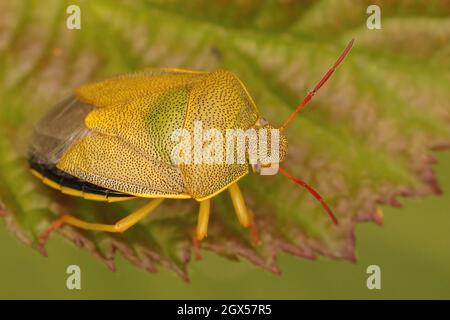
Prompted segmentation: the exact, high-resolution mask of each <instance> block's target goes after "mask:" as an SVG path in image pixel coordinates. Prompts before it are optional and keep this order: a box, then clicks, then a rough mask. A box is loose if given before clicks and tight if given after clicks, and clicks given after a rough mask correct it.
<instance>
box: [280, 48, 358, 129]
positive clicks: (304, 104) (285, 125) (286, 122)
mask: <svg viewBox="0 0 450 320" xmlns="http://www.w3.org/2000/svg"><path fill="white" fill-rule="evenodd" d="M354 40H355V39H352V40H350V42H349V43H348V44H347V46H346V47H345V49H344V51H342V53H341V55H340V56H339V58H338V59H337V60H336V62H335V63H334V64H333V66H332V67H331V68H330V69H329V70H328V71H327V73H325V75H324V76H323V78H322V80H320V81H319V83H318V84H317V85H316V86H315V87H314V89H313V90H312V91H311V92H310V93H308V95H307V96H306V97H305V99H303V101H302V103H300V104H299V106H298V107H297V108H296V109H295V111H294V112H292V113H291V115H290V116H289V117H288V118H287V119H286V121H285V122H284V123H283V125H282V126H281V127H280V130H281V131H283V130H284V129H286V127H287V126H288V125H289V123H291V121H292V120H294V118H295V116H296V115H297V113H299V112H300V110H302V109H303V108H304V107H305V106H306V105H307V104H308V102H309V101H310V100H311V99H312V98H313V97H314V95H315V94H316V93H317V91H319V89H320V88H321V87H322V86H323V85H324V84H325V82H327V80H328V79H329V78H330V77H331V75H332V74H333V72H334V71H335V70H336V68H337V66H338V65H339V64H340V63H341V62H342V60H344V58H345V56H346V55H347V53H348V52H349V51H350V49H351V48H352V46H353V42H354Z"/></svg>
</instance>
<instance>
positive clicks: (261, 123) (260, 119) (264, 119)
mask: <svg viewBox="0 0 450 320" xmlns="http://www.w3.org/2000/svg"><path fill="white" fill-rule="evenodd" d="M258 124H259V125H260V126H261V127H264V126H265V125H268V124H269V121H267V120H266V118H263V117H261V118H259V120H258Z"/></svg>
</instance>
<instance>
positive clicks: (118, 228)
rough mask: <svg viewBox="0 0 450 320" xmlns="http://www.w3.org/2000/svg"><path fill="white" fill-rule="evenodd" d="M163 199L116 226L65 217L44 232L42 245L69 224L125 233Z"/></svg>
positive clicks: (127, 217)
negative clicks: (50, 236) (55, 232)
mask: <svg viewBox="0 0 450 320" xmlns="http://www.w3.org/2000/svg"><path fill="white" fill-rule="evenodd" d="M163 200H164V199H163V198H158V199H152V200H151V201H150V202H149V203H147V204H146V205H144V206H142V207H140V208H139V209H137V210H136V211H134V212H132V213H130V214H129V215H128V216H126V217H125V218H123V219H121V220H119V221H118V222H116V223H115V224H101V223H91V222H86V221H83V220H80V219H78V218H75V217H74V216H71V215H63V216H61V218H59V219H58V220H56V221H55V222H54V223H52V224H51V225H50V226H49V227H48V228H47V229H45V230H44V232H42V233H41V235H40V236H39V241H40V243H45V242H46V241H47V239H48V237H49V235H50V234H51V233H52V232H54V231H56V230H57V229H59V228H61V227H62V226H63V225H65V224H68V225H72V226H75V227H78V228H80V229H85V230H95V231H106V232H118V233H120V232H124V231H126V230H128V229H129V228H130V227H132V226H133V225H135V224H136V223H138V222H139V221H141V220H142V219H143V218H145V217H146V216H148V215H149V214H150V213H151V212H152V211H153V210H154V209H155V208H156V207H158V206H159V205H160V204H161V202H162V201H163Z"/></svg>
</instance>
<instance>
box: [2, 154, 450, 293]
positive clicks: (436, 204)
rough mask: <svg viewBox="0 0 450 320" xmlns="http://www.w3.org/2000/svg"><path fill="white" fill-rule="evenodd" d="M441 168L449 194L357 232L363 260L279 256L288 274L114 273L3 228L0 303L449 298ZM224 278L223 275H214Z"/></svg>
mask: <svg viewBox="0 0 450 320" xmlns="http://www.w3.org/2000/svg"><path fill="white" fill-rule="evenodd" d="M438 159H439V163H440V164H439V165H438V166H437V167H436V171H437V173H438V175H439V176H440V177H441V181H442V187H443V190H444V193H445V195H444V196H440V197H430V198H428V199H407V200H404V201H402V203H403V204H404V208H402V209H390V208H387V209H385V225H384V226H383V227H379V226H377V225H375V224H372V223H363V224H359V225H358V226H357V232H356V239H357V240H356V242H357V245H356V248H357V256H358V258H359V259H358V262H357V263H356V264H352V263H349V262H345V261H344V262H343V261H339V262H337V261H332V260H329V259H325V258H322V259H320V260H319V261H315V262H314V261H313V262H311V261H306V260H301V259H298V258H294V257H290V256H288V255H286V254H282V255H281V256H280V258H279V260H280V261H279V262H280V266H281V269H282V270H283V274H282V275H281V276H276V275H273V274H271V273H269V272H267V271H264V270H261V269H259V268H256V267H255V266H253V265H251V264H249V263H248V262H240V263H233V262H229V261H227V260H225V259H224V258H220V257H218V256H216V255H214V254H205V257H204V260H203V261H199V262H197V261H193V262H192V263H191V265H190V266H189V272H190V275H191V282H190V283H185V282H183V281H182V280H181V279H180V278H178V277H177V276H176V275H175V274H174V273H173V272H170V271H165V270H161V271H160V272H159V273H156V274H149V273H147V272H145V271H142V270H139V269H137V268H135V267H133V266H131V265H130V264H129V263H128V262H126V261H124V259H123V258H122V257H118V259H117V260H118V263H117V271H116V272H115V273H112V272H110V271H109V270H108V269H107V268H106V267H105V266H104V265H103V264H101V263H100V262H97V261H95V260H93V259H92V257H90V256H89V255H88V254H87V253H86V252H85V251H82V250H78V249H76V248H75V247H74V246H73V245H72V244H69V243H68V242H67V241H66V240H63V239H62V237H60V236H55V237H53V238H52V239H51V241H50V243H49V246H48V251H49V258H43V257H41V256H40V255H39V254H37V253H36V252H35V251H33V250H30V249H29V248H28V247H25V246H24V245H22V244H20V243H18V242H17V240H15V239H13V237H12V236H11V235H10V234H8V233H7V232H6V230H5V228H4V226H1V227H0V252H1V253H2V257H1V263H0V279H1V280H0V298H2V299H10V298H36V299H45V298H64V299H72V298H78V299H82V298H84V299H103V298H104V299H108V298H111V299H196V298H199V299H215V298H218V299H224V298H228V299H233V298H236V299H282V298H287V299H315V298H317V299H346V298H352V299H355V298H367V299H381V298H392V299H393V298H401V299H409V298H410V299H418V298H424V299H450V272H449V270H450V232H449V229H450V214H449V213H450V212H449V207H450V154H449V153H443V154H440V155H439V157H438ZM71 264H76V265H79V266H80V267H81V272H82V290H80V291H77V290H74V291H69V290H67V289H66V278H67V275H66V273H65V271H66V268H67V266H68V265H71ZM371 264H376V265H379V266H380V268H381V286H382V289H381V290H368V289H367V287H366V279H367V275H366V268H367V266H368V265H371ZM218 274H219V275H220V277H218V276H217V275H218Z"/></svg>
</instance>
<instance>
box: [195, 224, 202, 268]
mask: <svg viewBox="0 0 450 320" xmlns="http://www.w3.org/2000/svg"><path fill="white" fill-rule="evenodd" d="M192 247H193V248H194V253H195V259H196V260H202V259H203V257H202V252H201V248H200V241H199V240H198V239H197V228H194V230H193V232H192Z"/></svg>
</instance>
